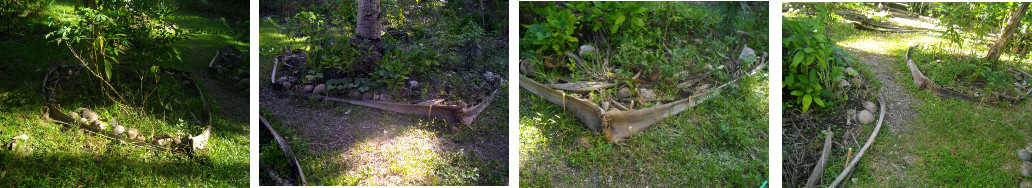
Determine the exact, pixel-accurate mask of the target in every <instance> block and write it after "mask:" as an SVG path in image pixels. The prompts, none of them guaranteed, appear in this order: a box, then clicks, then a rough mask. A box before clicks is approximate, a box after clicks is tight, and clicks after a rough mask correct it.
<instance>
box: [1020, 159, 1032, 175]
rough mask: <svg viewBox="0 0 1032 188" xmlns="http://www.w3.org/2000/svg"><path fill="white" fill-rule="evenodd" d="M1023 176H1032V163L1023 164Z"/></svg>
mask: <svg viewBox="0 0 1032 188" xmlns="http://www.w3.org/2000/svg"><path fill="white" fill-rule="evenodd" d="M1021 176H1024V177H1026V178H1027V177H1030V176H1032V162H1028V161H1025V162H1021Z"/></svg>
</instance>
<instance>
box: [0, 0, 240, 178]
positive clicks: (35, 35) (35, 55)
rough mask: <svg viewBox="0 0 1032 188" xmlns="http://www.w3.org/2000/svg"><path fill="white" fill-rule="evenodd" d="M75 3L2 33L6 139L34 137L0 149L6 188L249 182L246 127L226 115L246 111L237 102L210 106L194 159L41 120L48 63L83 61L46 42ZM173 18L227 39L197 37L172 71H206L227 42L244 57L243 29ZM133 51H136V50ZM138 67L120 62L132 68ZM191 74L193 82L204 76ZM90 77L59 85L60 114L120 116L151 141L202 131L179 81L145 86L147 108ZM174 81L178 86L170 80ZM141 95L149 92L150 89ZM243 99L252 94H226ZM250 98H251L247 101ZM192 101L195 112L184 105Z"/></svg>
mask: <svg viewBox="0 0 1032 188" xmlns="http://www.w3.org/2000/svg"><path fill="white" fill-rule="evenodd" d="M72 7H74V1H70V0H58V1H54V3H53V4H52V5H51V6H50V8H47V9H44V11H40V12H39V13H34V14H29V15H27V16H26V17H24V18H19V19H16V20H18V22H17V23H10V24H13V25H15V26H10V27H8V28H16V29H10V30H5V32H4V33H2V34H0V36H2V37H0V50H2V51H4V53H0V58H3V59H7V60H10V61H8V62H9V63H6V64H4V66H10V67H8V68H7V69H8V70H6V71H5V72H8V74H5V76H0V83H2V84H0V138H2V139H3V140H5V141H6V140H7V139H9V138H11V137H15V136H17V135H22V134H25V135H28V136H29V139H28V140H27V141H25V142H21V144H22V145H25V146H26V147H25V149H21V150H13V151H0V180H2V181H0V185H2V186H5V187H76V186H89V187H125V186H130V185H131V186H141V187H179V186H188V187H202V186H203V187H239V186H246V185H247V184H248V182H249V178H250V177H249V174H248V167H249V165H248V163H249V161H248V153H249V152H248V143H249V141H248V137H247V136H248V130H249V129H248V128H247V121H246V119H247V115H246V114H231V113H230V114H227V113H223V112H224V111H227V110H226V109H225V108H232V107H237V106H240V105H244V106H246V105H247V104H231V103H230V102H228V101H220V100H216V101H214V102H213V101H212V100H209V101H208V102H212V103H211V104H209V105H211V106H213V107H215V108H214V109H213V114H214V115H213V117H212V122H210V123H209V124H210V125H211V126H212V127H213V131H212V137H211V139H210V140H209V145H208V146H209V148H208V150H207V153H206V154H205V155H201V156H196V157H189V156H187V155H184V154H177V153H172V152H161V151H148V150H146V149H143V148H140V147H133V146H130V145H128V144H122V143H119V142H116V141H111V140H108V139H105V138H102V137H98V136H96V135H94V134H91V133H88V132H84V131H82V130H80V129H77V128H69V127H65V126H62V125H59V124H54V123H49V122H46V121H43V120H41V119H40V118H39V117H40V115H42V113H43V110H42V106H43V102H42V101H41V100H40V97H39V96H40V95H41V94H40V90H41V88H40V81H41V80H42V79H43V76H44V75H45V74H46V73H47V68H49V67H50V65H51V63H54V62H58V63H61V64H72V63H74V62H77V61H75V60H74V58H73V57H72V56H71V53H70V52H69V51H68V48H67V47H65V46H64V45H63V44H61V45H59V44H56V43H52V42H48V41H46V40H45V39H44V37H43V35H45V34H47V33H48V32H50V31H53V30H56V29H57V27H56V26H54V25H51V24H49V22H50V19H49V18H55V19H58V20H60V21H59V22H65V21H70V20H74V17H73V16H72V15H73V14H69V13H68V12H70V11H71V10H72ZM177 15H178V16H179V17H182V18H190V19H189V20H177V21H175V22H176V23H177V25H179V27H181V28H184V29H205V30H208V31H223V32H222V33H221V34H202V35H198V36H197V37H196V38H192V39H189V40H186V41H182V42H180V43H179V44H177V45H180V48H181V50H183V51H184V52H183V53H184V54H183V57H184V58H183V63H174V64H168V67H171V68H176V69H180V70H187V71H200V70H201V68H202V67H203V66H206V65H207V62H208V61H209V60H210V58H211V56H212V55H214V52H215V51H216V50H218V49H221V48H222V47H223V46H225V45H226V44H229V45H233V46H235V47H237V48H239V49H242V50H244V51H246V49H247V45H248V44H247V43H246V42H241V41H240V40H241V39H240V38H239V37H233V36H237V35H243V36H246V35H247V34H246V32H245V33H243V34H240V33H239V32H240V31H237V33H235V34H233V33H232V32H229V31H228V29H223V28H227V27H225V26H222V28H219V27H218V26H221V25H216V24H211V23H217V21H216V20H218V19H217V18H209V17H203V16H198V15H196V13H193V12H190V11H185V10H180V11H179V12H178V13H177ZM48 17H49V18H48ZM130 52H133V50H132V49H131V50H130ZM134 61H142V60H138V59H137V60H128V61H123V62H122V63H126V64H127V65H125V66H127V67H128V66H130V65H128V64H133V63H134ZM118 72H119V73H117V75H119V76H121V77H119V78H118V79H119V80H121V81H123V82H121V83H118V84H116V87H118V88H121V89H125V90H126V91H128V90H130V89H127V88H136V87H139V85H136V84H139V81H136V82H132V81H128V80H134V79H136V78H129V77H128V76H127V75H134V74H135V72H133V71H132V70H127V69H120V70H118ZM198 75H199V74H197V73H195V74H194V77H193V78H194V79H196V80H202V79H209V78H202V77H200V76H198ZM87 79H88V73H83V74H80V75H79V76H78V77H76V78H73V80H79V81H70V82H68V83H66V84H65V85H64V86H63V89H62V90H61V91H62V92H63V93H61V94H60V95H59V96H60V97H59V100H58V101H57V103H58V104H61V106H62V107H63V109H62V110H64V111H71V110H73V109H75V108H78V107H87V108H90V109H92V110H94V111H96V112H98V113H100V114H101V116H102V117H103V118H112V117H113V118H117V119H118V121H119V122H120V123H122V124H123V125H128V126H129V127H135V128H137V129H139V130H141V132H142V133H143V134H145V135H149V136H152V135H160V134H163V133H169V134H173V135H184V136H185V135H186V134H189V133H193V134H197V133H199V132H200V131H201V129H202V128H203V126H202V125H196V124H193V123H190V122H192V121H191V120H193V119H192V118H191V117H192V116H190V115H188V114H190V113H194V114H198V115H200V114H202V113H204V112H203V111H202V110H203V109H201V108H198V107H197V106H198V105H196V104H199V102H197V101H199V99H197V98H194V97H189V96H196V94H194V93H190V92H183V91H181V90H183V88H182V87H180V85H179V84H169V83H173V81H180V80H177V79H176V78H166V79H168V80H167V82H161V83H159V84H147V86H146V87H153V88H152V89H157V90H158V92H156V93H158V94H154V95H152V96H151V97H153V98H152V99H151V100H149V101H152V103H150V105H145V106H143V107H138V106H130V105H124V104H118V103H112V102H109V101H108V100H106V98H105V97H104V96H103V95H102V94H100V92H99V91H96V90H95V89H91V88H90V87H91V86H92V85H91V84H89V83H87V81H84V80H87ZM174 83H178V82H174ZM146 87H145V88H144V89H145V90H149V89H151V88H146ZM210 87H214V86H209V87H205V86H202V91H203V92H204V93H205V95H206V97H207V98H208V99H212V96H215V95H217V94H213V93H212V92H211V89H210ZM131 90H132V91H128V92H123V95H125V96H126V98H127V100H133V101H138V100H136V99H139V98H140V97H143V96H144V95H143V94H142V93H141V92H135V91H137V90H136V89H131ZM223 95H228V96H239V97H241V98H246V96H247V95H246V93H235V94H223ZM245 101H246V100H245ZM181 104H194V105H181Z"/></svg>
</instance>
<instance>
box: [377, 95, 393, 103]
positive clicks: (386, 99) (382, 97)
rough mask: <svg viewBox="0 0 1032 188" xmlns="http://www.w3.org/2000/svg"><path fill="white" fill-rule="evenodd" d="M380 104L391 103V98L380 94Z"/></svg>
mask: <svg viewBox="0 0 1032 188" xmlns="http://www.w3.org/2000/svg"><path fill="white" fill-rule="evenodd" d="M378 101H380V102H391V96H390V95H387V94H380V100H378Z"/></svg>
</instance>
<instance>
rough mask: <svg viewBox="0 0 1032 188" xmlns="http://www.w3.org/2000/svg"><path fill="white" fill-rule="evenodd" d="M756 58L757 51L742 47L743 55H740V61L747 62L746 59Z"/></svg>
mask: <svg viewBox="0 0 1032 188" xmlns="http://www.w3.org/2000/svg"><path fill="white" fill-rule="evenodd" d="M750 57H756V50H753V49H752V48H749V46H743V47H742V54H739V55H738V59H739V60H745V59H746V58H750Z"/></svg>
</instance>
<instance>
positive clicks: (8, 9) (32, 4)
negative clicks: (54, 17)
mask: <svg viewBox="0 0 1032 188" xmlns="http://www.w3.org/2000/svg"><path fill="white" fill-rule="evenodd" d="M45 3H46V2H45V1H43V0H14V1H12V0H4V1H0V17H6V16H12V15H17V14H21V11H34V10H39V9H41V8H43V5H44V4H45Z"/></svg>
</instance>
